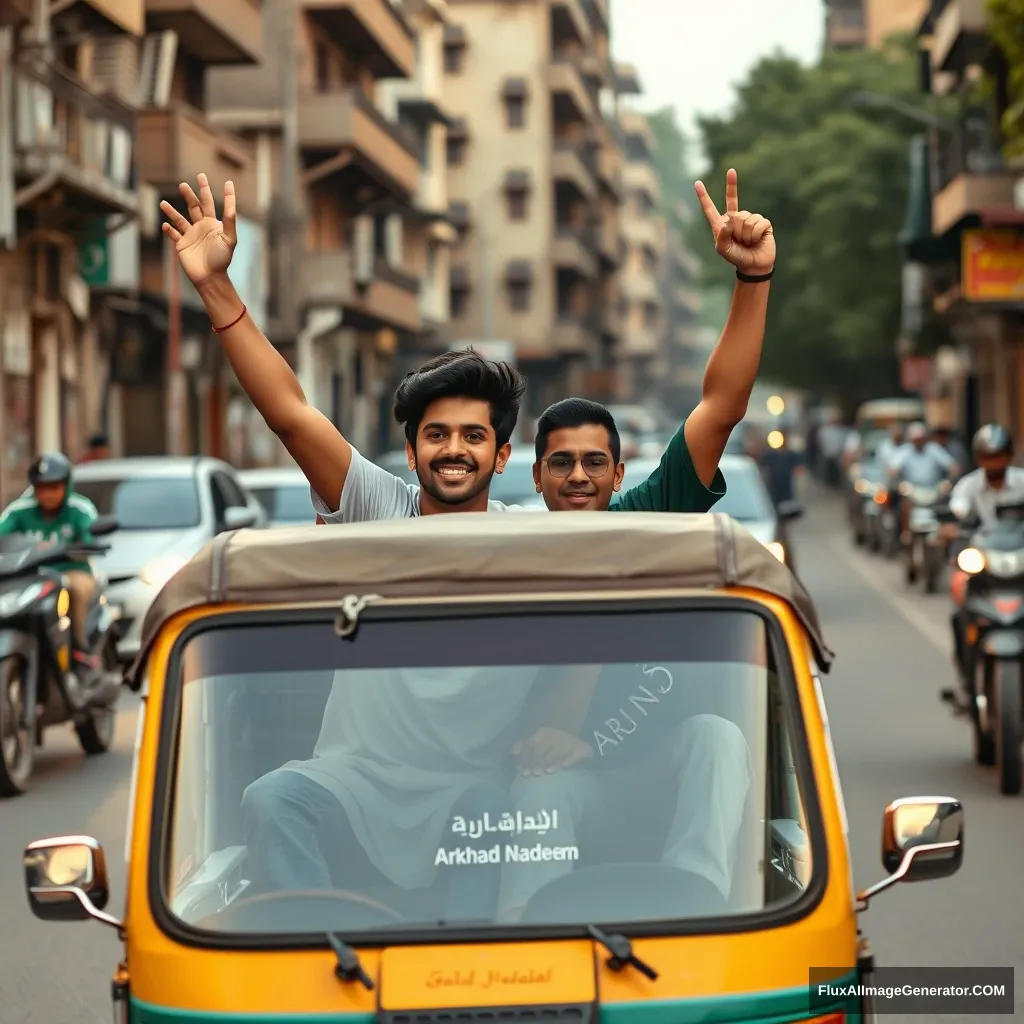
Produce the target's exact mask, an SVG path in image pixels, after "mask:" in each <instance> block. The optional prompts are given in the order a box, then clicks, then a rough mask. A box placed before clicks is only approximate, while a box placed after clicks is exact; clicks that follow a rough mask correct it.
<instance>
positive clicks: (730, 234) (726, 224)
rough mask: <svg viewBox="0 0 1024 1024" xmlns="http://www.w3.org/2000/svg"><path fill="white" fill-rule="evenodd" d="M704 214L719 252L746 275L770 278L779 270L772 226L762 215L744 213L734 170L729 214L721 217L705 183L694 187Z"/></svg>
mask: <svg viewBox="0 0 1024 1024" xmlns="http://www.w3.org/2000/svg"><path fill="white" fill-rule="evenodd" d="M694 187H695V189H696V191H697V198H698V199H699V200H700V208H701V209H702V210H703V211H704V216H705V217H706V218H707V221H708V224H709V225H710V226H711V234H712V235H713V236H714V239H715V251H716V252H717V253H718V254H719V256H721V257H722V258H723V259H725V260H727V261H728V262H729V263H731V264H732V265H733V266H734V267H735V268H736V269H737V270H739V271H742V272H743V273H744V274H767V273H769V272H770V271H771V270H772V268H773V267H774V266H775V233H774V231H773V230H772V222H771V221H770V220H768V218H767V217H762V216H761V215H760V214H759V213H749V212H747V211H746V210H741V209H740V198H739V180H738V177H737V174H736V172H735V171H734V170H732V169H731V168H730V170H729V171H728V172H727V173H726V175H725V213H724V214H722V213H719V212H718V207H717V206H715V203H714V200H713V199H712V198H711V196H710V195H708V190H707V189H706V188H705V187H704V183H703V182H701V181H698V182H697V183H696V185H695V186H694Z"/></svg>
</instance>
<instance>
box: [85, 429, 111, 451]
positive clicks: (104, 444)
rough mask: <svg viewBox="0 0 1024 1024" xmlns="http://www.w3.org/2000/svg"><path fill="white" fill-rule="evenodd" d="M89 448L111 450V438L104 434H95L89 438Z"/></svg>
mask: <svg viewBox="0 0 1024 1024" xmlns="http://www.w3.org/2000/svg"><path fill="white" fill-rule="evenodd" d="M89 447H90V448H109V447H110V438H109V437H107V435H106V434H103V433H100V434H93V435H92V437H90V438H89Z"/></svg>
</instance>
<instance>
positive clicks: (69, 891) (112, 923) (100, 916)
mask: <svg viewBox="0 0 1024 1024" xmlns="http://www.w3.org/2000/svg"><path fill="white" fill-rule="evenodd" d="M29 892H30V893H31V894H32V895H33V896H45V895H61V896H74V897H75V899H76V900H78V902H79V904H80V905H81V907H82V909H83V910H84V911H85V912H86V913H87V914H88V915H89V916H90V917H91V918H92V919H93V920H94V921H99V923H100V924H105V925H107V926H108V927H110V928H114V929H116V930H117V937H118V938H119V939H121V940H122V941H123V940H124V938H125V935H126V933H125V929H124V923H123V922H121V921H119V920H118V919H117V918H116V917H113V916H112V915H110V914H107V913H105V912H104V911H102V910H100V909H99V908H98V907H97V906H96V904H95V903H93V901H92V900H91V899H89V897H88V896H87V895H86V893H85V891H84V890H83V889H79V888H78V886H77V885H64V886H45V887H41V888H34V889H30V890H29Z"/></svg>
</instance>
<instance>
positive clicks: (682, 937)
mask: <svg viewBox="0 0 1024 1024" xmlns="http://www.w3.org/2000/svg"><path fill="white" fill-rule="evenodd" d="M683 596H685V595H683ZM691 596H692V595H691ZM719 596H723V595H719ZM724 596H726V597H728V596H729V595H724ZM700 597H701V598H702V599H703V600H704V601H709V600H710V601H713V600H714V599H715V596H714V595H710V596H709V595H708V594H706V593H705V594H702V595H700ZM731 597H733V598H735V599H740V600H744V601H750V602H753V603H755V604H756V605H758V606H760V608H761V609H762V611H763V613H764V614H765V615H766V617H767V619H768V620H770V621H771V622H772V623H774V628H775V630H776V633H775V636H776V642H778V640H779V639H781V641H782V642H783V644H784V646H785V648H787V649H788V657H789V659H790V660H791V661H792V673H793V677H794V681H795V691H796V695H795V697H796V699H795V700H794V701H792V705H791V709H790V711H791V713H792V714H795V715H796V716H797V717H798V718H799V719H800V720H801V723H802V724H801V725H800V729H799V730H798V732H799V733H800V734H802V736H803V737H804V739H803V740H801V739H800V738H799V736H796V737H795V742H796V743H797V744H798V745H800V744H804V745H805V749H804V750H803V751H802V755H801V756H803V757H804V758H805V760H806V767H807V768H808V769H809V771H808V772H806V773H805V774H806V775H807V778H806V779H805V784H809V785H810V786H811V787H812V789H813V793H807V794H805V796H806V797H807V798H808V800H809V801H810V803H809V804H808V805H807V806H809V807H812V808H813V811H812V813H813V815H814V825H815V827H816V828H817V829H818V832H819V840H820V844H819V847H818V848H815V849H814V850H813V856H812V858H811V860H812V867H813V871H814V874H815V878H817V879H819V880H820V886H821V891H820V893H819V895H818V896H817V900H816V903H815V905H814V906H813V907H812V908H810V909H809V910H808V911H807V912H806V913H805V914H803V915H800V916H797V917H796V918H795V919H793V920H787V921H784V922H781V923H779V924H777V925H775V924H772V923H771V921H770V920H768V921H766V922H765V923H761V924H752V925H751V926H750V927H742V926H740V925H739V922H732V923H729V927H728V930H724V929H723V930H722V931H719V932H718V933H716V934H700V935H698V934H679V935H659V936H653V935H652V936H647V937H637V938H634V939H633V952H634V953H635V955H636V956H637V957H639V958H640V959H641V960H643V961H644V962H645V963H647V964H649V965H650V966H652V967H653V968H654V969H655V970H656V971H657V972H658V978H657V980H655V981H651V980H648V979H647V978H645V977H643V976H642V975H640V974H638V973H637V972H636V971H634V970H631V969H629V968H626V969H625V970H623V971H613V970H611V969H610V968H608V967H607V966H606V964H605V961H606V960H607V954H606V953H605V952H604V951H603V949H602V948H601V947H600V946H597V945H595V944H594V943H592V942H590V941H586V940H580V939H569V938H566V939H552V940H549V941H542V942H538V941H537V937H536V936H533V937H527V936H525V935H524V938H523V939H522V940H521V941H515V942H507V941H491V940H489V939H487V938H486V937H485V938H481V939H478V940H477V941H474V942H464V943H463V942H460V943H458V944H454V945H453V944H448V943H445V942H444V941H443V939H444V933H443V930H438V931H437V932H436V939H429V940H427V941H420V942H417V943H416V944H412V945H410V944H402V943H399V942H396V943H395V944H394V945H390V946H385V947H384V948H383V949H381V948H379V941H380V940H379V937H375V939H374V944H373V946H367V947H362V946H360V945H359V942H358V939H356V938H352V939H350V940H349V941H351V942H352V945H353V946H355V947H356V948H357V950H358V955H359V958H360V961H361V964H362V967H363V969H364V970H365V971H366V972H367V974H368V975H369V976H370V977H371V978H374V979H377V980H378V988H377V989H375V990H373V991H370V990H368V989H366V988H364V987H363V986H362V985H359V984H357V983H353V982H342V981H339V980H338V978H336V977H335V966H336V964H337V960H336V957H335V956H334V954H333V953H331V952H330V951H328V950H325V949H308V948H307V949H298V948H296V949H288V950H285V949H276V950H268V949H240V948H234V949H232V948H228V947H229V946H230V945H231V943H230V939H229V937H225V936H223V935H221V936H219V937H218V938H217V939H216V940H213V941H211V942H202V943H196V942H193V941H189V942H188V943H186V942H183V941H181V940H180V938H179V937H177V936H172V935H170V934H168V930H167V927H166V922H165V921H159V922H158V916H159V915H157V914H154V907H153V905H152V900H151V896H152V888H151V885H150V879H149V877H148V876H149V872H147V871H145V870H142V869H141V867H136V869H135V870H130V871H129V893H128V901H127V902H128V908H129V912H128V918H127V920H126V927H127V964H128V969H129V972H130V992H131V995H130V1006H131V1008H132V1010H131V1020H132V1021H136V1022H138V1024H171V1022H175V1024H177V1022H184V1021H190V1022H192V1024H205V1022H209V1024H213V1022H214V1021H222V1020H224V1021H230V1020H235V1021H239V1022H241V1021H246V1022H249V1024H263V1022H265V1024H269V1022H271V1021H281V1020H287V1019H292V1020H296V1021H300V1020H301V1021H303V1022H305V1024H319V1022H321V1021H322V1022H324V1024H326V1022H327V1021H338V1020H339V1019H342V1018H346V1019H349V1018H350V1019H355V1018H359V1019H360V1020H361V1019H367V1020H368V1019H370V1018H371V1017H376V1015H377V1014H378V1013H379V1012H384V1013H388V1014H398V1015H402V1014H404V1015H406V1016H410V1017H411V1016H417V1017H418V1016H420V1015H421V1013H423V1012H426V1013H428V1014H430V1013H432V1012H436V1011H440V1010H444V1009H448V1008H451V1007H467V1006H471V1007H481V1006H488V1005H490V1006H502V1007H511V1006H529V1005H532V1006H535V1007H537V1008H538V1009H539V1007H541V1006H545V1007H554V1006H565V1005H584V1006H587V1005H589V1006H593V1005H595V1004H596V1005H597V1006H598V1007H599V1008H600V1014H601V1018H602V1020H604V1021H610V1022H614V1021H617V1020H618V1019H620V1018H621V1019H623V1020H625V1019H626V1018H627V1017H628V1020H629V1021H630V1022H645V1021H650V1024H662V1021H665V1022H666V1024H667V1022H668V1020H669V1018H670V1017H671V1021H672V1024H686V1022H687V1021H691V1020H692V1021H698V1020H700V1021H706V1022H714V1021H721V1022H726V1021H733V1022H740V1021H747V1022H751V1024H753V1022H760V1024H769V1022H783V1021H794V1020H817V1019H819V1018H821V1019H822V1020H825V1019H828V1017H827V1015H826V1011H828V1012H838V1011H843V1010H845V1012H846V1013H847V1017H846V1019H847V1020H851V1021H852V1020H855V1019H857V1017H856V1004H855V1003H854V1002H851V1003H850V1005H848V1006H845V1007H844V1006H841V1005H840V1006H837V1007H834V1008H827V1007H826V1008H823V1009H819V1010H815V1011H813V1012H812V1011H811V1010H809V1009H808V1005H807V991H808V983H809V978H808V966H807V965H809V964H811V965H820V966H822V967H825V966H834V967H835V968H836V976H837V978H840V977H843V978H846V979H848V980H849V979H851V978H855V976H856V947H857V936H856V922H855V917H854V913H853V893H852V882H851V877H850V864H849V858H848V850H847V839H846V834H845V824H844V817H843V814H842V812H841V807H840V799H841V798H840V797H839V796H838V782H837V779H836V778H835V777H834V775H833V762H832V758H831V756H830V750H829V746H828V740H827V736H826V729H827V726H826V724H825V723H824V721H823V720H822V716H821V706H820V704H819V701H818V697H817V695H816V692H815V683H814V679H813V676H812V672H811V669H810V665H809V661H808V655H807V651H808V642H807V636H806V633H805V632H804V630H803V628H802V626H801V624H800V623H799V622H798V621H797V619H796V617H795V616H794V615H793V614H792V612H791V610H790V609H789V607H788V606H787V605H786V603H785V602H783V601H781V600H777V599H775V598H771V597H768V596H767V595H765V594H764V593H762V592H758V591H747V590H736V591H734V592H732V595H731ZM251 611H252V609H251V608H245V607H241V606H237V607H231V606H227V607H225V606H224V605H221V606H217V607H206V608H202V609H198V610H194V611H191V612H186V613H183V614H180V615H178V616H177V617H176V618H175V620H174V621H173V622H172V623H169V624H168V625H167V626H166V627H165V629H164V630H163V631H162V634H161V636H160V638H159V640H158V642H157V644H156V646H155V647H154V649H153V651H152V653H151V656H150V662H149V672H148V680H149V693H148V698H147V714H146V721H145V723H144V727H143V729H142V735H141V743H140V752H139V758H138V768H137V771H138V778H137V786H136V799H135V808H134V819H133V821H132V823H131V827H132V839H131V862H132V864H134V865H136V866H142V865H148V864H149V863H150V858H151V857H156V856H158V854H159V851H157V850H151V847H150V839H151V833H152V824H153V816H152V815H153V800H154V799H155V800H156V801H160V802H163V801H170V799H171V794H170V792H169V791H168V789H167V788H165V789H161V778H158V773H157V771H156V764H157V760H158V752H159V751H160V750H161V726H162V718H163V714H164V708H165V707H169V706H170V705H168V704H167V703H166V702H165V700H164V698H165V696H166V695H167V686H168V685H169V686H171V687H174V686H180V685H181V683H180V681H179V680H178V679H173V678H172V679H170V680H169V679H168V675H167V673H168V670H169V668H170V667H171V653H172V648H173V647H174V645H175V642H176V640H177V639H178V638H179V637H180V636H181V635H182V633H183V632H185V631H186V630H189V629H191V628H193V627H198V626H201V625H202V624H203V623H204V620H206V619H208V618H211V617H213V616H216V617H217V618H218V619H220V617H222V616H225V615H227V616H229V617H230V616H231V615H237V616H240V617H241V616H246V615H249V614H250V613H251ZM340 642H341V641H339V643H340ZM198 674H200V675H201V674H202V672H199V673H198ZM189 685H191V684H189ZM641 710H642V709H641ZM162 781H163V782H164V783H166V781H167V779H166V777H163V778H162ZM179 783H180V779H179ZM167 809H168V805H167V804H164V805H163V806H162V807H160V813H161V814H165V813H167ZM764 861H767V851H765V854H764V857H763V862H762V866H763V870H764V871H765V872H767V871H769V870H770V869H769V868H768V867H767V865H766V864H764ZM193 866H194V865H193ZM680 930H681V931H685V928H682V929H680ZM498 938H499V937H498V936H496V937H495V939H496V940H497V939H498ZM501 938H502V939H504V936H503V937H501ZM488 964H490V965H491V966H487V965H488ZM494 965H497V966H496V967H495V966H494ZM485 967H486V970H485ZM492 970H493V971H495V972H496V973H495V974H493V975H492V973H491V971H492ZM502 977H506V978H511V979H512V980H511V981H510V982H509V983H508V984H507V985H502V984H500V980H501V978H502ZM488 979H490V980H488ZM516 979H521V980H519V981H517V980H516ZM488 990H489V991H488ZM495 991H498V992H499V995H497V996H496V995H495V994H494V993H495ZM489 999H490V1000H491V1002H488V1000H489ZM469 1012H470V1013H472V1012H473V1011H469ZM837 1019H838V1018H837Z"/></svg>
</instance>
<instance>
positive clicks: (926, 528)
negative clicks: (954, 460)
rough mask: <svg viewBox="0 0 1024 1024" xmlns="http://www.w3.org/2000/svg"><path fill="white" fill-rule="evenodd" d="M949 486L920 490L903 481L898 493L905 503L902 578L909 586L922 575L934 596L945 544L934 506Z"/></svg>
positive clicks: (947, 490) (926, 588) (926, 587)
mask: <svg viewBox="0 0 1024 1024" xmlns="http://www.w3.org/2000/svg"><path fill="white" fill-rule="evenodd" d="M950 489H951V485H950V483H949V481H948V480H943V481H942V482H941V483H939V484H938V485H936V486H935V487H921V486H919V485H917V484H911V483H909V482H908V481H906V480H905V481H903V483H901V484H900V487H899V491H900V496H901V497H902V499H903V501H904V502H906V504H907V512H908V515H907V532H906V537H905V539H904V541H903V544H902V549H903V565H904V575H905V577H906V581H907V583H908V584H909V585H911V586H913V584H914V583H916V582H917V579H918V576H920V575H923V576H924V583H925V590H926V591H927V592H928V593H929V594H934V593H935V591H936V590H937V588H938V583H939V576H940V574H941V571H942V567H943V565H944V564H945V563H944V561H943V557H944V551H945V545H944V544H943V542H942V541H941V539H940V537H939V518H938V516H937V515H936V507H937V506H938V504H939V502H940V500H942V499H944V498H945V497H946V496H947V495H948V494H949V492H950Z"/></svg>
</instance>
